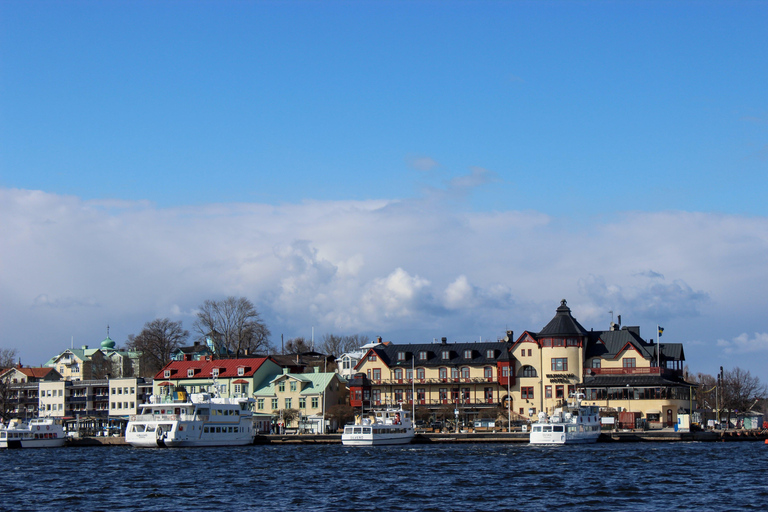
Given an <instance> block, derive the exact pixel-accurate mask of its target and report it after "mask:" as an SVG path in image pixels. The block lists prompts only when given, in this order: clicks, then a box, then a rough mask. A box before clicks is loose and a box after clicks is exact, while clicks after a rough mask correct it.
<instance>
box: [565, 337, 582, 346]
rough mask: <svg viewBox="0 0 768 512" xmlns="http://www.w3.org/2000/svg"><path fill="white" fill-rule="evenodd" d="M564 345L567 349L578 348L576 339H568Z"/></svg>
mask: <svg viewBox="0 0 768 512" xmlns="http://www.w3.org/2000/svg"><path fill="white" fill-rule="evenodd" d="M565 344H566V345H568V346H569V347H578V346H579V339H578V338H568V339H567V340H565Z"/></svg>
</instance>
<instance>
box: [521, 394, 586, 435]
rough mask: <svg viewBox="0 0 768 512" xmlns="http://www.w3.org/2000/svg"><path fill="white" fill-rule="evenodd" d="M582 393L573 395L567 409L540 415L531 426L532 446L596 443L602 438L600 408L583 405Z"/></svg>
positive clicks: (563, 408)
mask: <svg viewBox="0 0 768 512" xmlns="http://www.w3.org/2000/svg"><path fill="white" fill-rule="evenodd" d="M583 398H584V395H583V394H582V393H575V394H573V395H571V397H570V399H569V402H568V404H567V405H566V406H565V407H560V408H557V409H555V412H554V413H552V414H551V415H550V416H547V414H546V413H544V412H543V411H542V412H540V413H539V416H538V418H539V419H538V421H537V422H536V423H534V424H533V425H531V437H530V441H529V442H530V444H575V443H594V442H596V441H597V438H598V437H600V415H599V408H598V407H595V406H584V405H581V400H582V399H583Z"/></svg>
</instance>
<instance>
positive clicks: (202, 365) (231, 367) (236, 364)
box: [155, 357, 268, 380]
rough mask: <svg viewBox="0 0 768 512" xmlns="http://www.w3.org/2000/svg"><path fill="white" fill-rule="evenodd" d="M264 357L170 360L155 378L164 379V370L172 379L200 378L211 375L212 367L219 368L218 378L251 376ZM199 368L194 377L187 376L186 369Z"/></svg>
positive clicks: (262, 362)
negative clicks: (239, 371) (167, 371)
mask: <svg viewBox="0 0 768 512" xmlns="http://www.w3.org/2000/svg"><path fill="white" fill-rule="evenodd" d="M267 359H268V358H266V357H249V358H243V359H214V360H213V361H171V362H170V363H168V364H167V365H165V366H164V367H163V369H162V370H160V371H159V372H157V375H155V379H165V378H166V377H165V372H166V370H171V377H170V378H172V379H179V380H183V379H187V378H193V379H201V378H203V379H204V378H207V377H210V376H211V370H213V369H214V368H218V369H219V378H220V379H227V378H230V377H253V374H254V373H256V370H258V369H259V368H260V367H261V365H262V364H264V361H266V360H267ZM238 368H244V372H243V373H242V374H241V375H238V374H237V369H238ZM189 369H193V370H199V371H195V373H194V375H195V376H194V377H187V370H189Z"/></svg>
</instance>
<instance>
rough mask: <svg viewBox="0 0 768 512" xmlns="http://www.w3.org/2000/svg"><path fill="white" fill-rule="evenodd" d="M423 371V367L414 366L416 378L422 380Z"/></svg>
mask: <svg viewBox="0 0 768 512" xmlns="http://www.w3.org/2000/svg"><path fill="white" fill-rule="evenodd" d="M424 376H425V372H424V368H416V378H417V379H421V380H424Z"/></svg>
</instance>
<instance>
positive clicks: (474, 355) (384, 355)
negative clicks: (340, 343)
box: [371, 341, 513, 368]
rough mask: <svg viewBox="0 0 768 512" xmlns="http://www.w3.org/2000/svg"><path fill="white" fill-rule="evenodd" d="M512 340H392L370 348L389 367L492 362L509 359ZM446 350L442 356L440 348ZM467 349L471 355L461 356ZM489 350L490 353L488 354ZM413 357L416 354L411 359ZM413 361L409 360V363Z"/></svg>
mask: <svg viewBox="0 0 768 512" xmlns="http://www.w3.org/2000/svg"><path fill="white" fill-rule="evenodd" d="M512 345H513V344H512V342H506V341H497V342H488V343H418V344H394V343H390V344H388V345H384V344H382V345H377V346H376V347H373V348H371V350H372V351H373V352H375V353H376V354H377V355H378V357H379V359H381V361H382V362H383V363H384V364H386V365H387V366H389V367H394V366H402V367H405V368H409V367H411V365H412V364H413V363H415V366H422V367H438V366H458V365H466V364H472V365H483V364H494V365H495V364H496V362H497V361H509V360H510V354H509V349H510V348H512ZM446 350H447V351H448V352H449V354H448V355H449V358H448V359H443V351H446ZM466 351H470V353H471V357H470V358H466V357H464V352H466ZM489 351H491V352H492V354H493V357H488V352H489ZM398 352H403V353H404V355H405V359H402V360H401V359H398V357H397V356H398ZM421 352H426V356H427V358H426V359H421V358H420V357H419V356H420V354H421ZM414 357H415V358H416V359H415V360H414ZM412 361H413V363H412Z"/></svg>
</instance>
